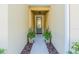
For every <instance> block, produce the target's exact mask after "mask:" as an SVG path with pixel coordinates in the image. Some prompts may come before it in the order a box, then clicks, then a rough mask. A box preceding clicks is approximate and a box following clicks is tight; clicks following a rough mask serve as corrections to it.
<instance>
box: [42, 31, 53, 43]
mask: <svg viewBox="0 0 79 59" xmlns="http://www.w3.org/2000/svg"><path fill="white" fill-rule="evenodd" d="M43 36H44V40H45V41H46V43H51V37H52V35H51V32H50V31H48V30H46V31H45V32H44V33H43Z"/></svg>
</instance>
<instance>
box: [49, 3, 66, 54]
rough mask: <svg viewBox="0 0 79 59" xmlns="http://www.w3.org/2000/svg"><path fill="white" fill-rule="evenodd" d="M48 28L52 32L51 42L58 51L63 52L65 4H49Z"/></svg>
mask: <svg viewBox="0 0 79 59" xmlns="http://www.w3.org/2000/svg"><path fill="white" fill-rule="evenodd" d="M48 20H49V21H48V22H49V29H50V31H51V32H52V43H53V45H54V46H55V48H56V49H57V51H58V52H59V53H64V46H65V5H61V4H60V5H58V4H57V5H51V7H50V12H49V17H48Z"/></svg>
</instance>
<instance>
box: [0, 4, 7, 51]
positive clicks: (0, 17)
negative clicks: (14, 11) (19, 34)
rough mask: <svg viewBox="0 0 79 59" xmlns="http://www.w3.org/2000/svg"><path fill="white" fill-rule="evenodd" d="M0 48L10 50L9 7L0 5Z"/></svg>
mask: <svg viewBox="0 0 79 59" xmlns="http://www.w3.org/2000/svg"><path fill="white" fill-rule="evenodd" d="M0 48H4V49H6V52H7V49H8V5H6V4H5V5H4V4H2V5H1V4H0Z"/></svg>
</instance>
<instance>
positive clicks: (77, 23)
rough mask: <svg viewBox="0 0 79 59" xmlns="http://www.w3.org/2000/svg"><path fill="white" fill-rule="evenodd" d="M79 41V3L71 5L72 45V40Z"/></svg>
mask: <svg viewBox="0 0 79 59" xmlns="http://www.w3.org/2000/svg"><path fill="white" fill-rule="evenodd" d="M74 41H79V5H78V4H71V5H70V47H71V46H72V42H74Z"/></svg>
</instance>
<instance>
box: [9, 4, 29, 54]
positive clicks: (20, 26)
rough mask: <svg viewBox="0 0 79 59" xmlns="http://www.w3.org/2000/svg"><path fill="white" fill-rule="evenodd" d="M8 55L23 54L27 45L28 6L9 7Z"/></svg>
mask: <svg viewBox="0 0 79 59" xmlns="http://www.w3.org/2000/svg"><path fill="white" fill-rule="evenodd" d="M8 18H9V20H8V39H9V40H8V41H9V43H8V46H9V47H8V53H21V51H22V49H23V48H24V46H25V44H26V43H27V37H26V34H27V31H28V6H27V5H22V4H21V5H20V4H18V5H16V4H14V5H9V6H8Z"/></svg>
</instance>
